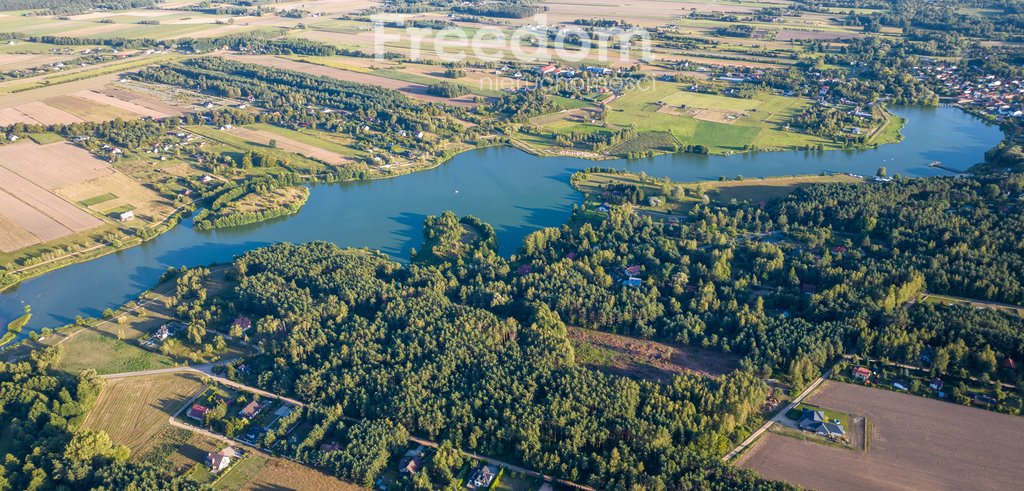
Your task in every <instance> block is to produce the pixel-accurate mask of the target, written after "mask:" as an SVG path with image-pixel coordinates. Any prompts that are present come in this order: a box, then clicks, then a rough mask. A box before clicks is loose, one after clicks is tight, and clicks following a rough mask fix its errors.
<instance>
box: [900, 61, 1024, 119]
mask: <svg viewBox="0 0 1024 491" xmlns="http://www.w3.org/2000/svg"><path fill="white" fill-rule="evenodd" d="M914 71H915V73H914V76H915V77H917V78H918V79H920V80H931V81H932V82H934V83H936V84H937V85H939V86H940V87H942V89H943V90H944V91H945V93H946V94H948V95H950V96H951V97H954V98H955V99H956V102H957V104H960V105H962V106H974V107H977V108H979V109H982V110H983V111H984V112H985V113H986V114H989V115H991V116H993V117H995V118H996V119H999V120H1005V119H1009V118H1024V80H1019V79H1013V78H1008V77H1000V76H998V75H992V74H985V73H983V72H982V71H981V70H980V69H978V68H975V67H966V66H961V65H957V64H953V63H946V62H941V61H932V60H926V62H925V63H923V64H922V65H921V66H917V67H914Z"/></svg>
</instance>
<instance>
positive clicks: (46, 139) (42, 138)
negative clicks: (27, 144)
mask: <svg viewBox="0 0 1024 491" xmlns="http://www.w3.org/2000/svg"><path fill="white" fill-rule="evenodd" d="M28 137H29V139H31V140H32V141H34V142H36V143H38V144H40V145H46V144H49V143H57V142H62V141H64V137H63V136H60V135H58V134H56V133H54V132H52V131H44V132H42V133H32V134H30V135H28Z"/></svg>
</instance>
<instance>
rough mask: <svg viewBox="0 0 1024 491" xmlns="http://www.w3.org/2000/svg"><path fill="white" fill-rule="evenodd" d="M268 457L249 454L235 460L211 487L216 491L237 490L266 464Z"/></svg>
mask: <svg viewBox="0 0 1024 491" xmlns="http://www.w3.org/2000/svg"><path fill="white" fill-rule="evenodd" d="M268 460H269V459H268V458H266V457H264V456H262V455H250V456H248V457H244V458H242V460H240V461H238V462H236V463H235V464H234V465H232V466H231V467H230V468H228V469H227V470H226V471H225V472H224V473H222V474H221V475H220V476H219V477H218V478H217V481H216V482H214V484H213V489H216V490H218V491H237V490H240V489H242V487H243V486H245V485H246V484H247V483H248V482H249V481H251V480H252V478H253V477H256V474H259V472H260V471H261V470H263V467H264V466H266V465H267V461H268Z"/></svg>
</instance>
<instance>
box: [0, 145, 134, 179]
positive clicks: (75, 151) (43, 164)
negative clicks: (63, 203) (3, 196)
mask: <svg viewBox="0 0 1024 491" xmlns="http://www.w3.org/2000/svg"><path fill="white" fill-rule="evenodd" d="M0 167H2V168H4V169H7V170H9V171H11V172H13V173H15V174H17V175H18V176H20V177H21V178H23V179H26V180H28V181H30V182H32V183H33V184H35V185H37V186H39V187H41V188H43V189H48V190H53V189H56V188H59V187H63V186H67V185H70V184H74V183H77V182H81V181H87V180H89V179H95V178H97V177H102V176H105V175H108V174H112V173H113V172H114V169H113V167H111V166H110V164H108V163H107V162H104V161H102V160H100V159H97V158H96V157H93V156H92V154H90V153H89V152H88V151H87V150H85V149H84V148H81V147H77V146H75V145H73V144H71V143H69V142H58V143H51V144H49V145H36V144H31V145H29V144H20V145H7V146H4V147H2V148H0Z"/></svg>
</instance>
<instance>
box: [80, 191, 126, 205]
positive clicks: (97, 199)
mask: <svg viewBox="0 0 1024 491" xmlns="http://www.w3.org/2000/svg"><path fill="white" fill-rule="evenodd" d="M113 199H117V195H116V194H114V193H107V194H101V195H99V196H93V197H92V198H89V199H86V200H82V201H79V202H78V203H79V204H80V205H82V206H93V205H98V204H100V203H106V202H107V201H110V200H113Z"/></svg>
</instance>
